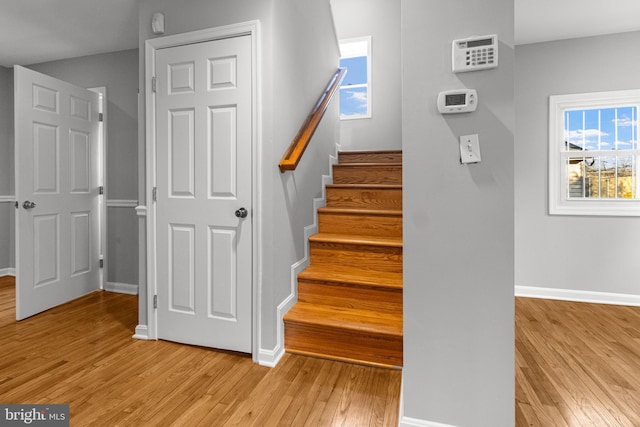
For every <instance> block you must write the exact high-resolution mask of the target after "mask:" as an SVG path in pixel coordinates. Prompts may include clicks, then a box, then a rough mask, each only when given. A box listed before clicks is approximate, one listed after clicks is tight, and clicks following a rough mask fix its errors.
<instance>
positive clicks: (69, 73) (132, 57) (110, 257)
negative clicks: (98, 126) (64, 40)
mask: <svg viewBox="0 0 640 427" xmlns="http://www.w3.org/2000/svg"><path fill="white" fill-rule="evenodd" d="M29 68H31V69H33V70H35V71H38V72H41V73H44V74H47V75H50V76H52V77H55V78H58V79H61V80H65V81H67V82H69V83H73V84H76V85H78V86H81V87H98V86H106V88H107V119H108V120H107V139H108V141H107V144H108V147H107V150H108V154H107V185H106V194H107V199H108V200H130V201H136V200H137V199H138V195H137V192H136V183H137V167H138V166H137V163H138V158H137V154H138V153H137V145H138V144H137V142H138V95H137V92H138V50H137V49H132V50H125V51H121V52H112V53H106V54H100V55H91V56H85V57H80V58H74V59H64V60H60V61H52V62H47V63H42V64H36V65H30V66H29ZM107 233H108V235H107V247H108V253H107V267H108V271H107V281H108V282H112V283H123V284H128V285H137V284H138V259H137V254H138V239H137V219H136V214H135V211H134V210H133V209H132V208H121V207H112V208H108V209H107Z"/></svg>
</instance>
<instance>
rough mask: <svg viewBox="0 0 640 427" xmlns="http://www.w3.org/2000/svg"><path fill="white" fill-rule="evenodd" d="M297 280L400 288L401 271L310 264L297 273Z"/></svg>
mask: <svg viewBox="0 0 640 427" xmlns="http://www.w3.org/2000/svg"><path fill="white" fill-rule="evenodd" d="M298 280H308V281H313V282H324V283H346V284H349V285H354V286H369V287H380V288H388V289H396V290H402V273H394V272H387V271H374V270H356V269H354V268H346V269H340V268H337V267H334V266H329V267H327V266H323V265H310V266H309V267H307V268H306V269H304V270H303V271H302V272H300V274H298Z"/></svg>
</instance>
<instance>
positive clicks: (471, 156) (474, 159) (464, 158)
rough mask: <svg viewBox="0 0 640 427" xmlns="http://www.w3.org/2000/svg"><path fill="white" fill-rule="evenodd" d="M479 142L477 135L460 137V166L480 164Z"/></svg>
mask: <svg viewBox="0 0 640 427" xmlns="http://www.w3.org/2000/svg"><path fill="white" fill-rule="evenodd" d="M480 160H482V159H481V157H480V141H479V140H478V134H473V135H462V136H461V137H460V164H463V165H467V164H470V163H480Z"/></svg>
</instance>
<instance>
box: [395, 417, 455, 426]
mask: <svg viewBox="0 0 640 427" xmlns="http://www.w3.org/2000/svg"><path fill="white" fill-rule="evenodd" d="M398 425H399V426H400V427H456V426H452V425H450V424H442V423H435V422H433V421H425V420H419V419H416V418H411V417H402V418H401V419H400V422H399V424H398Z"/></svg>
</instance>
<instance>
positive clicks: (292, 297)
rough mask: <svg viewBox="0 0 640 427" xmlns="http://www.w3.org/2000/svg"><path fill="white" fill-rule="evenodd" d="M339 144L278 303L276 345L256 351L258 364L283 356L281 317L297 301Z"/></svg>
mask: <svg viewBox="0 0 640 427" xmlns="http://www.w3.org/2000/svg"><path fill="white" fill-rule="evenodd" d="M339 150H340V145H338V144H336V147H335V155H332V156H329V175H322V195H321V197H318V198H315V199H313V224H311V225H308V226H306V227H305V228H304V241H305V246H304V256H303V257H302V258H301V259H300V260H298V261H297V262H295V263H294V264H293V265H292V266H291V276H290V283H291V287H290V290H289V295H288V296H287V297H286V298H285V299H284V300H283V301H282V302H281V303H280V304H279V305H278V310H277V313H278V314H277V315H278V326H277V331H276V346H275V348H274V349H273V350H266V349H260V350H259V351H258V364H260V365H263V366H269V367H271V368H273V367H275V366H276V365H277V364H278V362H279V361H280V359H281V358H282V356H284V353H285V349H284V322H283V320H282V318H283V317H284V315H285V314H287V312H288V311H289V309H290V308H291V307H293V305H294V304H295V303H296V302H297V301H298V274H300V272H301V271H302V270H304V269H305V268H307V267H308V266H309V260H310V256H309V237H310V236H312V235H314V234H316V233H317V232H318V209H319V208H321V207H324V206H325V205H326V200H327V195H326V191H327V184H331V183H332V182H333V167H332V166H333V165H334V164H336V163H338V152H339Z"/></svg>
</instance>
